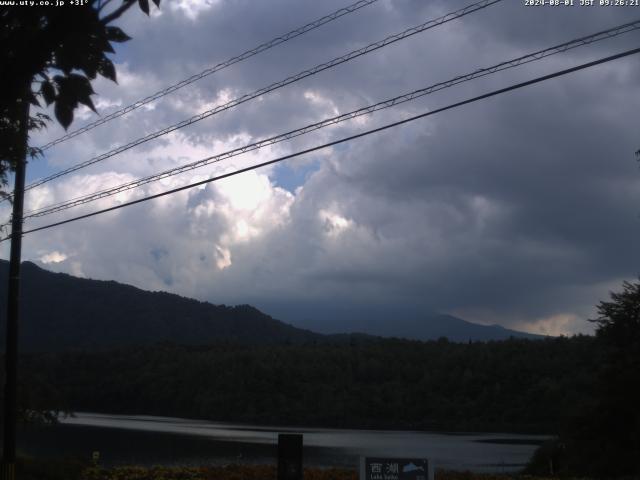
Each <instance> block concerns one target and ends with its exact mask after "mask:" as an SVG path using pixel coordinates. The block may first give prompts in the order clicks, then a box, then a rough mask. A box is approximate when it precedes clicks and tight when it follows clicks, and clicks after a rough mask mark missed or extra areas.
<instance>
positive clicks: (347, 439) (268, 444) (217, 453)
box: [19, 413, 546, 471]
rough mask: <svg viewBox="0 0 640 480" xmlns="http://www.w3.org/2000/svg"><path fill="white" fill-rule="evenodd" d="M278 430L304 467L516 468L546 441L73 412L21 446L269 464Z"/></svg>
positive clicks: (128, 459)
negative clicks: (294, 444)
mask: <svg viewBox="0 0 640 480" xmlns="http://www.w3.org/2000/svg"><path fill="white" fill-rule="evenodd" d="M278 432H299V433H303V434H304V461H305V464H306V465H308V466H345V467H353V468H356V467H357V465H358V457H359V456H360V455H367V456H397V457H414V456H415V457H427V458H431V459H433V460H434V462H435V463H436V466H437V467H441V468H452V469H465V470H475V471H511V470H515V469H518V468H521V467H522V466H524V464H526V462H527V460H528V459H529V458H530V456H531V454H532V453H533V451H534V449H535V448H536V444H538V443H540V442H541V441H543V440H544V439H545V438H546V437H544V436H535V435H512V434H443V433H430V432H410V431H374V430H336V429H323V428H302V429H301V428H287V427H265V426H248V425H233V424H229V423H215V422H207V421H201V420H187V419H182V418H169V417H151V416H126V415H102V414H90V413H78V414H76V416H75V417H74V418H67V419H63V420H62V423H61V424H60V425H53V426H46V427H33V426H30V427H26V428H23V429H22V430H21V431H20V435H19V447H20V449H21V450H22V451H23V452H25V453H27V454H32V455H38V456H54V455H55V456H81V457H84V458H89V457H90V455H91V452H92V451H95V450H97V451H100V453H101V459H102V461H103V463H105V464H107V465H121V464H142V465H160V464H162V465H207V464H208V465H210V464H226V463H246V464H260V463H262V464H264V463H274V462H275V458H276V443H277V435H278Z"/></svg>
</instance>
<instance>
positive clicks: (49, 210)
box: [24, 19, 640, 219]
mask: <svg viewBox="0 0 640 480" xmlns="http://www.w3.org/2000/svg"><path fill="white" fill-rule="evenodd" d="M637 29H640V19H638V20H635V21H633V22H629V23H626V24H623V25H619V26H616V27H613V28H610V29H608V30H604V31H601V32H598V33H594V34H592V35H588V36H585V37H581V38H577V39H574V40H571V41H569V42H565V43H562V44H559V45H556V46H553V47H549V48H545V49H544V50H538V51H536V52H533V53H529V54H527V55H523V56H520V57H517V58H514V59H512V60H508V61H505V62H501V63H498V64H496V65H493V66H491V67H485V68H481V69H479V70H474V71H473V72H470V73H467V74H464V75H459V76H457V77H454V78H452V79H450V80H447V81H444V82H439V83H436V84H434V85H431V86H428V87H425V88H421V89H418V90H414V91H412V92H409V93H405V94H403V95H398V96H396V97H393V98H390V99H387V100H384V101H381V102H378V103H376V104H374V105H369V106H366V107H363V108H360V109H357V110H353V111H351V112H348V113H344V114H341V115H338V116H334V117H331V118H327V119H325V120H322V121H320V122H316V123H313V124H310V125H307V126H304V127H302V128H298V129H295V130H291V131H289V132H286V133H282V134H279V135H276V136H273V137H269V138H266V139H262V140H259V141H256V142H252V143H250V144H247V145H244V146H242V147H238V148H234V149H232V150H228V151H226V152H223V153H219V154H217V155H215V156H213V157H208V158H205V159H201V160H198V161H195V162H191V163H188V164H186V165H181V166H179V167H174V168H171V169H168V170H165V171H163V172H160V173H157V174H154V175H149V176H147V177H143V178H140V179H136V180H132V181H130V182H126V183H123V184H120V185H117V186H114V187H109V188H106V189H103V190H100V191H97V192H93V193H91V194H88V195H83V196H79V197H76V198H73V199H69V200H65V201H62V202H59V203H56V204H53V205H48V206H44V207H41V208H38V209H35V210H31V211H29V212H27V213H25V215H24V218H25V219H26V218H34V217H42V216H45V215H50V214H53V213H56V212H60V211H63V210H67V209H69V208H73V207H76V206H79V205H84V204H86V203H89V202H93V201H96V200H99V199H102V198H106V197H110V196H113V195H116V194H118V193H122V192H125V191H128V190H131V189H133V188H137V187H141V186H143V185H146V184H148V183H151V182H155V181H159V180H162V179H164V178H168V177H172V176H174V175H178V174H181V173H184V172H187V171H190V170H194V169H196V168H200V167H204V166H206V165H210V164H212V163H217V162H220V161H223V160H226V159H228V158H232V157H235V156H238V155H241V154H243V153H247V152H250V151H253V150H258V149H260V148H263V147H266V146H269V145H273V144H276V143H279V142H283V141H286V140H290V139H292V138H295V137H298V136H301V135H304V134H307V133H310V132H313V131H315V130H319V129H321V128H324V127H328V126H331V125H335V124H337V123H341V122H344V121H347V120H351V119H354V118H357V117H360V116H363V115H368V114H371V113H373V112H376V111H379V110H383V109H387V108H390V107H393V106H396V105H399V104H402V103H406V102H409V101H412V100H415V99H417V98H420V97H423V96H425V95H429V94H431V93H434V92H437V91H440V90H444V89H445V88H449V87H452V86H455V85H458V84H461V83H464V82H468V81H470V80H473V79H476V78H480V77H484V76H487V75H490V74H493V73H496V72H501V71H504V70H507V69H510V68H514V67H518V66H520V65H524V64H527V63H531V62H534V61H538V60H542V59H544V58H546V57H549V56H551V55H556V54H558V53H561V52H566V51H567V50H571V49H574V48H577V47H580V46H583V45H591V44H593V43H597V42H600V41H603V40H605V39H608V38H612V37H616V36H618V35H621V34H624V33H628V32H631V31H634V30H637Z"/></svg>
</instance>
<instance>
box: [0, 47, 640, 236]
mask: <svg viewBox="0 0 640 480" xmlns="http://www.w3.org/2000/svg"><path fill="white" fill-rule="evenodd" d="M637 53H640V48H635V49H632V50H627V51H625V52H622V53H618V54H616V55H611V56H608V57H605V58H601V59H599V60H595V61H592V62H588V63H583V64H581V65H578V66H575V67H572V68H568V69H565V70H560V71H558V72H555V73H551V74H548V75H544V76H541V77H537V78H534V79H532V80H528V81H526V82H521V83H517V84H515V85H511V86H509V87H505V88H501V89H498V90H493V91H492V92H489V93H485V94H483V95H479V96H477V97H473V98H469V99H467V100H463V101H461V102H457V103H453V104H450V105H447V106H446V107H442V108H438V109H435V110H431V111H428V112H425V113H422V114H420V115H415V116H412V117H410V118H406V119H404V120H399V121H397V122H393V123H389V124H386V125H384V126H382V127H378V128H374V129H371V130H367V131H365V132H361V133H358V134H355V135H351V136H349V137H345V138H341V139H339V140H334V141H332V142H329V143H325V144H323V145H318V146H315V147H312V148H307V149H305V150H302V151H299V152H296V153H291V154H289V155H285V156H282V157H279V158H275V159H273V160H269V161H266V162H262V163H258V164H255V165H251V166H249V167H245V168H241V169H239V170H235V171H233V172H229V173H225V174H222V175H218V176H216V177H212V178H208V179H206V180H201V181H199V182H195V183H191V184H189V185H184V186H181V187H177V188H174V189H171V190H167V191H165V192H161V193H157V194H155V195H149V196H147V197H143V198H139V199H136V200H132V201H130V202H126V203H122V204H120V205H115V206H112V207H109V208H104V209H102V210H96V211H94V212H91V213H87V214H84V215H79V216H77V217H72V218H68V219H66V220H62V221H59V222H55V223H50V224H47V225H43V226H40V227H36V228H32V229H30V230H25V231H24V232H23V235H26V234H29V233H34V232H39V231H41V230H46V229H50V228H53V227H57V226H60V225H65V224H68V223H71V222H75V221H78V220H82V219H85V218H90V217H94V216H96V215H101V214H103V213H107V212H112V211H114V210H119V209H121V208H126V207H130V206H132V205H136V204H139V203H143V202H147V201H149V200H153V199H156V198H160V197H164V196H166V195H171V194H174V193H177V192H180V191H183V190H188V189H191V188H194V187H198V186H201V185H206V184H208V183H211V182H215V181H218V180H222V179H225V178H229V177H233V176H235V175H239V174H241V173H245V172H248V171H251V170H256V169H258V168H261V167H266V166H268V165H273V164H275V163H278V162H282V161H284V160H288V159H291V158H295V157H299V156H301V155H305V154H307V153H311V152H315V151H317V150H322V149H325V148H328V147H332V146H334V145H339V144H341V143H345V142H349V141H352V140H355V139H357V138H361V137H365V136H368V135H371V134H374V133H378V132H382V131H384V130H388V129H390V128H394V127H397V126H399V125H403V124H406V123H409V122H413V121H415V120H418V119H421V118H425V117H429V116H432V115H435V114H437V113H441V112H444V111H446V110H452V109H454V108H457V107H461V106H463V105H468V104H470V103H474V102H478V101H480V100H484V99H487V98H490V97H494V96H497V95H501V94H504V93H507V92H510V91H513V90H517V89H520V88H524V87H527V86H530V85H534V84H537V83H541V82H544V81H547V80H551V79H553V78H557V77H560V76H563V75H567V74H569V73H573V72H577V71H579V70H584V69H586V68H590V67H593V66H596V65H600V64H603V63H607V62H611V61H613V60H617V59H619V58H623V57H628V56H629V55H635V54H637ZM9 238H11V235H9V236H7V237H4V238H2V239H0V242H3V241H5V240H8V239H9Z"/></svg>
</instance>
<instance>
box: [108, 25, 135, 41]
mask: <svg viewBox="0 0 640 480" xmlns="http://www.w3.org/2000/svg"><path fill="white" fill-rule="evenodd" d="M106 30H107V39H108V40H109V41H111V42H116V43H123V42H127V41H129V40H131V37H130V36H129V35H127V34H126V33H124V32H123V31H122V29H120V28H118V27H111V26H109V27H107V28H106Z"/></svg>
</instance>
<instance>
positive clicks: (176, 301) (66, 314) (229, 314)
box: [0, 260, 535, 351]
mask: <svg viewBox="0 0 640 480" xmlns="http://www.w3.org/2000/svg"><path fill="white" fill-rule="evenodd" d="M7 274H8V262H7V261H4V260H0V288H2V289H3V294H2V295H0V319H2V321H3V324H4V318H5V315H6V312H5V310H6V293H4V292H6V285H7ZM22 277H23V282H22V287H21V300H22V305H21V312H22V319H21V325H20V330H19V331H20V345H21V349H22V350H23V351H60V350H70V349H104V348H113V347H126V346H135V345H152V344H157V343H162V342H171V343H176V344H185V345H204V344H211V343H220V342H223V343H224V342H227V343H245V344H283V343H284V344H286V343H292V344H304V343H318V342H320V343H324V342H330V343H344V342H348V341H353V339H354V338H358V339H360V340H375V337H381V336H387V337H389V336H391V337H402V338H409V339H413V340H427V339H428V338H421V337H420V335H416V334H415V329H414V331H412V329H411V328H410V327H411V324H412V322H413V323H416V322H417V323H416V324H424V323H425V322H424V321H421V320H420V319H419V318H417V317H416V318H411V319H409V320H410V321H407V322H405V328H399V327H398V325H399V323H398V322H395V323H394V325H393V326H392V328H391V329H390V330H388V331H384V329H381V328H380V326H381V325H382V324H381V322H380V321H378V320H376V319H375V318H374V319H372V320H371V322H369V323H368V319H367V318H363V317H362V315H354V317H357V319H356V320H355V321H354V322H353V323H352V324H351V325H350V326H347V327H348V328H345V329H347V330H348V331H347V332H345V331H344V330H343V331H333V332H330V331H324V332H321V333H318V332H316V331H312V330H313V329H311V328H308V327H307V325H306V324H305V323H304V322H295V325H293V323H294V322H290V323H285V322H284V321H281V320H277V319H275V318H273V317H272V316H270V315H268V314H266V313H264V312H262V311H261V310H259V309H257V308H256V307H254V306H251V305H247V304H245V305H236V306H227V305H215V304H213V303H210V302H205V301H200V300H197V299H192V298H188V297H183V296H180V295H177V294H174V293H169V292H163V291H147V290H143V289H140V288H138V287H135V286H132V285H127V284H123V283H119V282H115V281H113V280H92V279H85V278H78V277H74V276H72V275H69V274H66V273H54V272H51V271H49V270H46V269H44V268H42V267H40V266H38V265H36V264H35V263H33V262H28V261H26V262H23V264H22ZM320 313H322V312H320ZM442 317H443V318H448V321H447V322H446V323H447V324H449V326H452V325H454V324H455V325H457V326H458V327H457V328H458V331H456V332H454V333H455V334H453V333H451V332H452V331H453V330H452V329H451V328H450V332H449V333H450V334H449V335H447V331H446V328H445V326H446V325H445V324H444V323H443V324H442V325H440V327H439V329H436V330H437V332H436V333H437V335H432V338H430V339H436V338H439V337H448V338H449V339H450V340H452V341H467V340H497V339H503V338H508V337H511V336H514V337H527V338H535V336H532V335H528V334H524V333H522V332H516V331H511V330H507V329H504V328H503V327H486V326H482V325H476V324H473V323H471V322H466V321H465V320H462V319H458V318H456V317H452V316H442ZM89 319H91V322H89ZM324 320H325V323H327V324H330V323H331V321H330V317H325V318H324ZM460 322H462V323H460ZM316 325H317V323H316ZM343 326H344V325H343ZM498 329H499V334H498V333H496V331H498ZM4 335H5V332H4V328H0V341H2V345H4ZM422 337H424V335H423V336H422Z"/></svg>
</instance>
